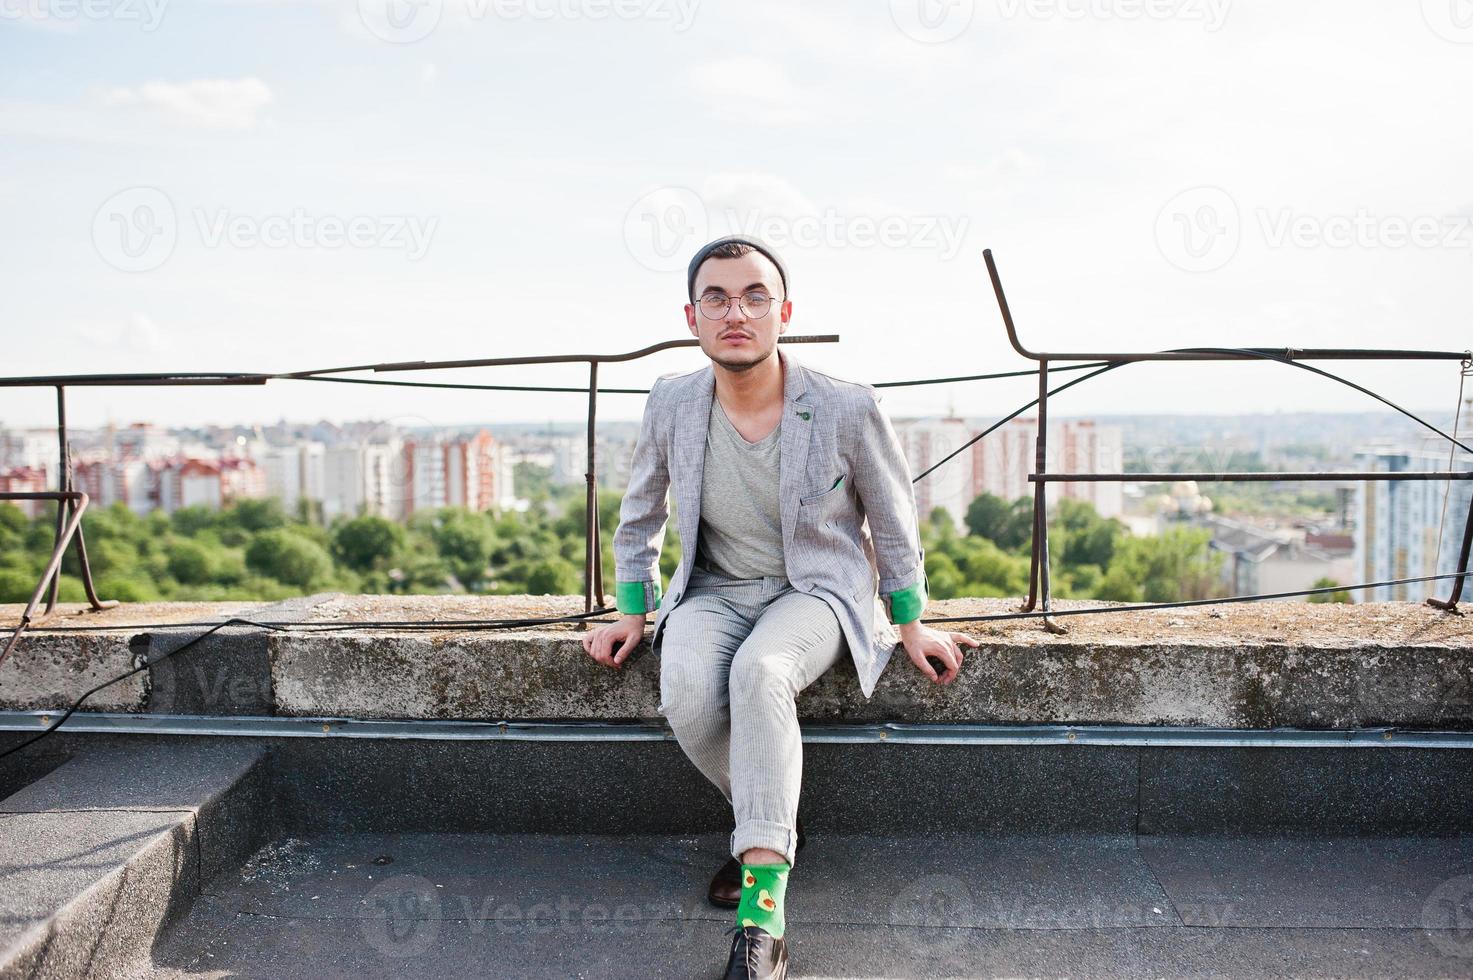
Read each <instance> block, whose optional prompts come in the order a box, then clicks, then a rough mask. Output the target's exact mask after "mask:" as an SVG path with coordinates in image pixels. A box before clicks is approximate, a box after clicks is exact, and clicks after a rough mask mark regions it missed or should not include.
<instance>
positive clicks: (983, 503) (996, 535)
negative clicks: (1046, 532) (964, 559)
mask: <svg viewBox="0 0 1473 980" xmlns="http://www.w3.org/2000/svg"><path fill="white" fill-rule="evenodd" d="M965 523H966V525H967V530H968V531H969V532H970V533H971V534H973V535H975V536H977V537H979V538H987V539H988V540H990V541H995V542H997V545H998V547H1000V548H1006V549H1008V550H1009V551H1011V550H1012V549H1014V548H1021V547H1023V546H1024V545H1026V544H1028V543H1029V542H1030V541H1032V539H1033V499H1032V498H1031V497H1019V498H1018V499H1017V500H1014V501H1013V502H1012V503H1008V502H1007V501H1006V500H1003V499H1002V498H1001V497H999V496H997V495H995V494H990V493H984V494H981V495H980V496H978V497H977V498H976V499H974V500H973V501H972V503H971V505H970V506H968V507H967V516H966V522H965Z"/></svg>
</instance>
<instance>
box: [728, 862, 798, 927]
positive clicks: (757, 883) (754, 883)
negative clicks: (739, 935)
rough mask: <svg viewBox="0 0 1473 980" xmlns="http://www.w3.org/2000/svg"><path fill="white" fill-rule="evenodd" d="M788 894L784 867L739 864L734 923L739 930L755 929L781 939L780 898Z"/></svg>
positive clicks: (785, 866)
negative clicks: (739, 891) (739, 890)
mask: <svg viewBox="0 0 1473 980" xmlns="http://www.w3.org/2000/svg"><path fill="white" fill-rule="evenodd" d="M787 890H788V865H787V863H786V862H779V863H777V864H743V865H742V898H741V901H740V902H738V903H737V912H736V920H737V925H739V926H759V927H760V928H763V929H766V930H767V931H768V932H770V933H772V935H773V937H774V938H778V937H781V936H782V934H783V930H784V928H785V927H786V923H785V922H784V921H783V896H784V895H785V894H786V893H787Z"/></svg>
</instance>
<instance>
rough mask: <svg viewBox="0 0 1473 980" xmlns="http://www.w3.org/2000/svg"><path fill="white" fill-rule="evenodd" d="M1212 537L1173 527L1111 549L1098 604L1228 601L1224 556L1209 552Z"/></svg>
mask: <svg viewBox="0 0 1473 980" xmlns="http://www.w3.org/2000/svg"><path fill="white" fill-rule="evenodd" d="M1211 539H1212V532H1211V531H1209V530H1207V529H1205V528H1192V527H1174V528H1170V529H1169V530H1167V531H1166V532H1165V533H1164V534H1161V535H1158V536H1155V537H1139V538H1138V537H1126V538H1123V539H1122V540H1121V541H1120V543H1119V545H1118V546H1117V547H1116V549H1115V557H1114V560H1113V561H1111V562H1110V567H1109V568H1108V569H1106V571H1105V578H1104V581H1103V582H1102V583H1101V584H1100V589H1099V592H1098V598H1101V599H1110V600H1114V601H1117V602H1174V601H1176V600H1178V599H1208V598H1214V597H1220V596H1223V595H1226V594H1227V593H1226V591H1225V590H1224V588H1223V586H1222V582H1221V578H1220V574H1219V573H1220V569H1221V565H1222V553H1221V552H1215V551H1211V550H1210V549H1209V548H1208V542H1209V541H1211Z"/></svg>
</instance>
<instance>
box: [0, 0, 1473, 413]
mask: <svg viewBox="0 0 1473 980" xmlns="http://www.w3.org/2000/svg"><path fill="white" fill-rule="evenodd" d="M1470 91H1473V0H1398V2H1396V3H1388V2H1385V0H1299V2H1295V3H1292V4H1290V3H1283V2H1270V0H1253V2H1246V0H849V2H841V0H833V2H829V0H814V2H805V3H802V4H795V3H792V2H763V0H744V2H740V3H738V2H719V3H718V2H716V0H352V2H340V0H208V2H207V0H193V2H185V0H0V224H3V226H4V228H5V229H6V233H5V234H4V235H3V236H0V340H3V344H0V376H18V375H36V374H50V373H89V372H116V371H224V370H232V371H268V372H278V371H296V370H305V369H312V368H325V367H333V366H338V365H347V364H372V363H381V362H396V361H406V360H445V359H460V358H475V357H504V356H514V355H544V354H567V353H594V352H597V353H606V354H619V353H623V352H626V351H632V350H636V349H639V348H642V347H645V346H647V345H650V344H654V343H658V342H661V341H665V340H676V339H686V338H689V337H690V334H689V331H688V329H687V327H686V325H685V320H684V313H683V310H682V306H683V304H684V303H685V287H684V281H683V280H684V265H685V262H686V260H687V259H688V257H689V255H690V254H691V253H693V252H694V251H695V250H696V248H697V247H699V245H701V244H702V243H704V242H705V241H706V240H709V239H710V238H714V237H716V236H718V235H720V234H726V233H729V232H734V231H748V232H750V231H755V232H757V233H759V234H761V235H763V236H764V237H766V238H767V239H768V240H769V241H771V242H772V243H773V244H774V245H775V246H777V247H778V248H780V249H781V251H782V254H783V256H784V259H785V261H786V263H787V264H788V267H789V269H790V272H791V274H792V284H791V286H792V289H791V296H790V298H791V299H792V300H793V304H794V318H793V322H792V324H791V326H790V328H789V334H790V335H800V334H838V335H839V336H840V338H841V339H840V341H839V342H838V343H836V344H823V345H805V346H803V347H802V348H799V349H797V350H796V351H795V353H796V354H797V356H798V357H799V358H800V359H802V360H803V361H804V363H806V364H809V365H811V366H813V367H816V368H818V369H819V370H823V371H825V372H827V373H829V374H833V375H835V376H838V377H841V378H848V379H852V380H856V381H864V382H869V383H876V382H882V381H892V380H905V379H918V378H926V377H936V376H948V375H956V374H973V373H984V372H990V371H1006V370H1017V369H1021V368H1030V367H1033V366H1034V365H1033V363H1032V362H1030V361H1027V360H1025V359H1023V358H1022V357H1020V356H1019V355H1018V354H1016V353H1015V352H1014V351H1013V350H1012V348H1011V347H1010V346H1009V344H1008V342H1007V338H1006V335H1005V333H1004V330H1003V326H1002V322H1001V318H1000V316H999V314H998V310H997V305H996V303H995V300H994V298H993V295H992V291H991V288H990V285H989V283H988V279H987V275H986V270H985V267H984V265H983V262H982V253H983V249H989V248H990V249H991V250H992V251H993V253H994V256H995V257H996V259H997V262H998V265H999V268H1000V271H1001V275H1002V278H1003V282H1004V285H1005V286H1006V288H1007V291H1008V298H1009V300H1010V303H1011V305H1012V310H1013V313H1014V316H1015V319H1016V321H1017V324H1018V329H1019V331H1020V335H1021V340H1022V342H1023V343H1024V344H1025V345H1026V346H1028V347H1029V348H1031V349H1034V350H1047V351H1058V352H1070V351H1073V352H1081V351H1082V352H1092V351H1100V350H1121V351H1125V350H1160V349H1167V348H1175V347H1185V346H1217V347H1233V346H1265V347H1270V346H1271V347H1329V346H1345V347H1365V348H1419V349H1438V350H1459V351H1461V350H1464V349H1466V348H1468V347H1470V346H1473V290H1470V288H1469V286H1470V284H1473V275H1470V272H1473V187H1470V174H1473V113H1470V112H1469V110H1468V93H1469V92H1470ZM706 363H708V362H707V360H706V359H705V357H704V355H702V354H701V352H700V351H699V349H696V348H687V349H677V350H673V351H666V352H662V353H660V354H658V355H654V356H651V357H648V358H644V359H641V360H636V361H630V362H625V363H619V364H613V365H607V366H604V367H603V368H601V370H600V374H599V379H600V383H601V384H602V385H605V386H612V387H648V386H649V384H650V383H651V381H652V380H653V378H654V377H655V376H657V375H658V374H662V373H665V372H669V371H678V370H692V369H695V368H698V367H702V366H704V365H705V364H706ZM1319 366H1321V367H1325V368H1327V369H1330V370H1333V371H1336V372H1339V373H1342V374H1344V375H1346V376H1347V377H1350V378H1352V379H1353V380H1355V381H1357V382H1359V383H1361V384H1365V385H1367V386H1369V387H1372V388H1374V389H1376V390H1378V391H1380V392H1382V393H1383V394H1385V395H1386V396H1387V397H1389V398H1391V399H1393V400H1395V401H1398V402H1400V403H1402V404H1404V405H1406V406H1408V407H1411V408H1413V409H1422V410H1437V411H1440V412H1442V413H1444V414H1445V413H1447V412H1450V411H1451V410H1452V408H1453V406H1454V404H1455V402H1456V397H1457V390H1458V388H1457V384H1458V365H1457V363H1456V362H1453V361H1437V362H1423V363H1418V362H1410V361H1399V362H1365V361H1360V362H1349V361H1340V362H1320V363H1319ZM394 377H396V378H406V377H425V378H426V379H428V380H437V381H462V382H476V383H487V384H497V383H510V384H548V385H579V384H586V381H587V369H586V368H585V367H581V366H576V365H560V366H550V367H536V368H526V367H519V368H513V369H508V368H482V369H474V370H463V371H455V372H442V373H438V374H436V375H434V376H433V377H429V376H426V375H395V376H394ZM1469 387H1470V389H1473V385H1470V386H1469ZM1035 390H1036V383H1035V382H1034V381H1033V380H1031V379H1021V380H1010V381H1005V382H973V383H967V384H957V385H944V386H935V387H922V388H893V389H887V390H886V392H885V397H884V402H883V403H884V404H885V406H886V407H887V409H888V410H889V411H890V412H891V413H892V414H893V415H897V416H899V415H904V416H927V415H937V414H941V413H944V412H947V411H951V410H955V411H957V412H959V413H961V414H964V415H973V416H988V415H1001V414H1005V413H1007V412H1011V411H1012V410H1013V409H1015V408H1016V407H1018V406H1019V405H1021V404H1022V403H1024V402H1026V401H1028V400H1029V399H1030V398H1032V397H1033V395H1034V393H1035ZM1469 394H1473V391H1470V392H1469ZM642 401H643V400H642V397H641V396H638V395H613V394H611V395H605V396H602V397H601V399H600V414H601V417H604V418H608V419H625V420H628V419H637V418H638V417H639V414H640V411H641V408H642ZM1052 407H1053V411H1055V412H1058V413H1059V414H1065V415H1089V414H1091V413H1096V412H1098V413H1102V414H1104V413H1120V412H1141V413H1157V412H1159V413H1193V412H1239V411H1243V412H1247V411H1253V412H1261V411H1269V412H1272V411H1277V410H1283V411H1299V410H1324V411H1346V410H1358V409H1362V408H1371V407H1374V403H1372V402H1370V401H1369V400H1368V399H1366V398H1365V396H1364V395H1361V394H1358V393H1356V392H1353V391H1351V390H1349V389H1346V388H1342V387H1341V386H1338V385H1336V384H1334V383H1332V382H1330V381H1327V380H1324V379H1320V378H1315V377H1313V376H1311V375H1310V374H1309V373H1308V372H1302V371H1296V370H1293V369H1292V368H1287V367H1283V366H1281V365H1274V364H1252V365H1249V364H1241V363H1233V364H1188V365H1183V364H1167V365H1162V364H1148V365H1134V366H1131V367H1127V368H1124V369H1122V370H1119V371H1114V372H1111V373H1109V374H1107V375H1105V376H1104V377H1102V378H1100V379H1098V380H1096V381H1092V382H1089V383H1088V384H1086V385H1080V386H1079V387H1077V388H1075V389H1072V390H1071V391H1070V392H1069V393H1068V394H1065V395H1060V396H1059V397H1058V398H1057V399H1056V400H1055V401H1054V402H1053V403H1052ZM68 408H69V415H70V418H71V419H72V420H73V422H74V423H75V424H78V425H100V424H102V423H104V422H106V421H109V420H112V421H115V422H118V423H120V424H126V423H128V422H133V421H152V422H157V423H161V424H166V425H185V424H205V423H222V424H229V423H239V422H252V421H261V422H270V421H275V420H277V419H280V418H287V419H291V420H315V419H319V418H327V419H332V420H337V421H342V420H348V419H359V418H375V419H388V420H391V421H398V422H402V423H403V424H406V425H424V424H434V425H440V424H462V423H465V422H502V421H508V422H509V421H546V420H558V421H572V420H577V419H581V418H583V415H584V411H585V409H586V397H584V396H580V395H577V394H548V393H537V394H528V393H500V392H473V393H467V392H443V391H424V390H393V389H386V388H382V387H369V386H355V385H339V384H316V383H307V382H278V383H273V384H271V385H269V386H266V387H264V388H263V387H249V388H178V389H171V390H160V389H136V388H107V389H74V390H73V391H72V392H71V393H70V394H69V401H68ZM53 413H54V394H53V393H52V392H51V391H50V390H47V389H36V390H24V389H5V390H0V424H8V425H33V424H48V423H50V422H51V421H52V420H53V418H54V414H53Z"/></svg>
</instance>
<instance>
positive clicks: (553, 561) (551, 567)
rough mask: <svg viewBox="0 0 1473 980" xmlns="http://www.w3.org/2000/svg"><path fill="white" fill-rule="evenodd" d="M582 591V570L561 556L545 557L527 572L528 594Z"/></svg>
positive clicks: (576, 592)
mask: <svg viewBox="0 0 1473 980" xmlns="http://www.w3.org/2000/svg"><path fill="white" fill-rule="evenodd" d="M582 591H583V574H582V572H580V571H579V570H578V569H576V568H574V567H573V564H572V563H571V562H568V561H564V560H563V559H561V558H543V559H541V560H540V561H537V562H534V563H533V565H532V567H531V568H530V569H529V570H528V572H527V594H528V595H577V594H578V593H579V592H582Z"/></svg>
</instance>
